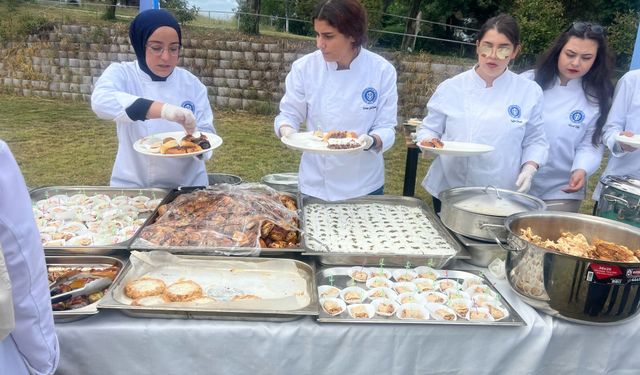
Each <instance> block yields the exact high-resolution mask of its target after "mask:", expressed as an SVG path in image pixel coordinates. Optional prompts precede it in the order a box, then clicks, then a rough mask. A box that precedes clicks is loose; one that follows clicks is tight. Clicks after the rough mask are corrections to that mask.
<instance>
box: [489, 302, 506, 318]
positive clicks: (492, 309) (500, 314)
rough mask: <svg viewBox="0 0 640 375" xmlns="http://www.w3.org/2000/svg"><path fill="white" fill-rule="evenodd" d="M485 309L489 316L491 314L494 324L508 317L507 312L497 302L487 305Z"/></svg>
mask: <svg viewBox="0 0 640 375" xmlns="http://www.w3.org/2000/svg"><path fill="white" fill-rule="evenodd" d="M486 308H487V309H488V310H489V314H491V316H492V317H493V320H495V321H496V322H497V321H499V320H502V319H504V318H506V317H508V316H509V310H507V309H505V308H504V307H503V306H502V305H501V304H500V303H499V302H497V301H496V302H490V303H487V307H486Z"/></svg>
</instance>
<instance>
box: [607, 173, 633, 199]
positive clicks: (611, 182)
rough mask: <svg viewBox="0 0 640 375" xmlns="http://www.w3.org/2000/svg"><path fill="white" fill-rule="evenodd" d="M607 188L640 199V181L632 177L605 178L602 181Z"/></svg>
mask: <svg viewBox="0 0 640 375" xmlns="http://www.w3.org/2000/svg"><path fill="white" fill-rule="evenodd" d="M600 182H602V184H603V185H605V186H610V187H612V188H614V189H618V190H621V191H624V192H627V193H631V194H633V195H636V196H638V197H640V179H638V178H635V177H632V176H603V177H602V178H601V179H600Z"/></svg>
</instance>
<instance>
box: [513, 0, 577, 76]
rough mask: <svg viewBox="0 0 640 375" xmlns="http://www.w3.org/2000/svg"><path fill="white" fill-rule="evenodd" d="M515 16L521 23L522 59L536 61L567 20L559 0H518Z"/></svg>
mask: <svg viewBox="0 0 640 375" xmlns="http://www.w3.org/2000/svg"><path fill="white" fill-rule="evenodd" d="M513 16H514V17H515V18H516V20H517V21H518V23H519V24H520V43H521V44H522V52H521V61H522V62H524V64H525V65H527V64H531V63H533V62H534V61H535V58H536V56H538V54H540V53H541V52H543V51H544V50H545V49H546V48H547V47H549V45H550V44H551V42H552V41H553V40H554V39H555V38H556V37H557V36H558V35H559V34H560V32H561V31H562V29H563V27H564V25H565V23H566V21H565V18H564V7H563V6H562V3H561V2H560V1H558V0H516V2H515V7H514V10H513Z"/></svg>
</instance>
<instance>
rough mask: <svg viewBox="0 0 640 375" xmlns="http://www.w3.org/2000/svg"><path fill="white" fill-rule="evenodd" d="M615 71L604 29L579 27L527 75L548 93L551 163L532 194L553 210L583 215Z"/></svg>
mask: <svg viewBox="0 0 640 375" xmlns="http://www.w3.org/2000/svg"><path fill="white" fill-rule="evenodd" d="M612 72H613V60H612V55H611V52H610V50H609V47H608V46H607V41H606V38H605V36H604V31H603V29H602V26H600V25H596V24H591V23H586V22H575V23H573V24H572V25H571V26H570V27H569V28H568V29H567V30H566V31H565V32H563V33H562V34H560V36H559V37H558V38H557V39H556V40H555V42H554V43H553V44H552V46H551V47H550V48H549V49H548V50H547V51H546V52H545V53H544V54H543V55H542V56H541V57H540V59H539V61H538V64H537V66H536V68H535V70H531V71H528V72H524V73H523V76H525V77H528V78H530V79H533V80H535V81H536V82H537V83H538V84H539V85H540V87H542V90H543V93H544V109H543V118H544V129H545V132H546V134H547V139H548V141H549V161H548V163H547V164H546V165H544V166H543V167H542V168H540V170H539V171H538V174H537V175H536V178H535V180H534V181H533V184H532V186H531V190H530V191H529V193H530V194H532V195H534V196H536V197H538V198H540V199H542V200H544V201H545V202H547V203H548V204H549V209H552V210H554V211H569V212H578V211H579V209H580V204H581V202H582V200H583V199H584V197H585V191H586V186H587V181H588V178H589V176H590V175H591V174H593V173H594V172H595V171H596V170H597V169H598V167H599V166H600V161H601V160H602V153H603V149H604V147H603V146H602V128H603V126H604V123H605V120H606V118H607V114H608V113H609V107H610V106H611V96H612V95H613V83H612V81H611V74H612Z"/></svg>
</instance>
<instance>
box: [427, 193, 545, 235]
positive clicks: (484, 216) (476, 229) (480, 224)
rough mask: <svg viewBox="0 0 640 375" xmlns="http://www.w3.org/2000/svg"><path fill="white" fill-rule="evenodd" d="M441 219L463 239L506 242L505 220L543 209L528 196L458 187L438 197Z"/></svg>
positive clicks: (538, 200) (540, 204)
mask: <svg viewBox="0 0 640 375" xmlns="http://www.w3.org/2000/svg"><path fill="white" fill-rule="evenodd" d="M439 199H440V200H441V201H442V209H441V211H440V219H441V220H442V222H443V223H444V225H445V226H446V227H447V228H449V229H450V230H452V231H453V232H456V233H458V234H461V235H463V236H467V237H471V238H474V239H477V240H481V241H494V240H496V241H498V240H499V241H503V242H504V241H506V239H507V230H506V229H505V227H504V219H505V218H506V217H507V216H509V215H512V214H515V213H518V212H525V211H536V210H544V209H546V205H545V203H544V202H543V201H542V200H540V199H538V198H536V197H533V196H531V195H527V194H523V193H518V192H515V191H511V190H504V189H497V188H495V187H493V186H488V187H459V188H453V189H449V190H445V191H443V192H441V193H440V196H439Z"/></svg>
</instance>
